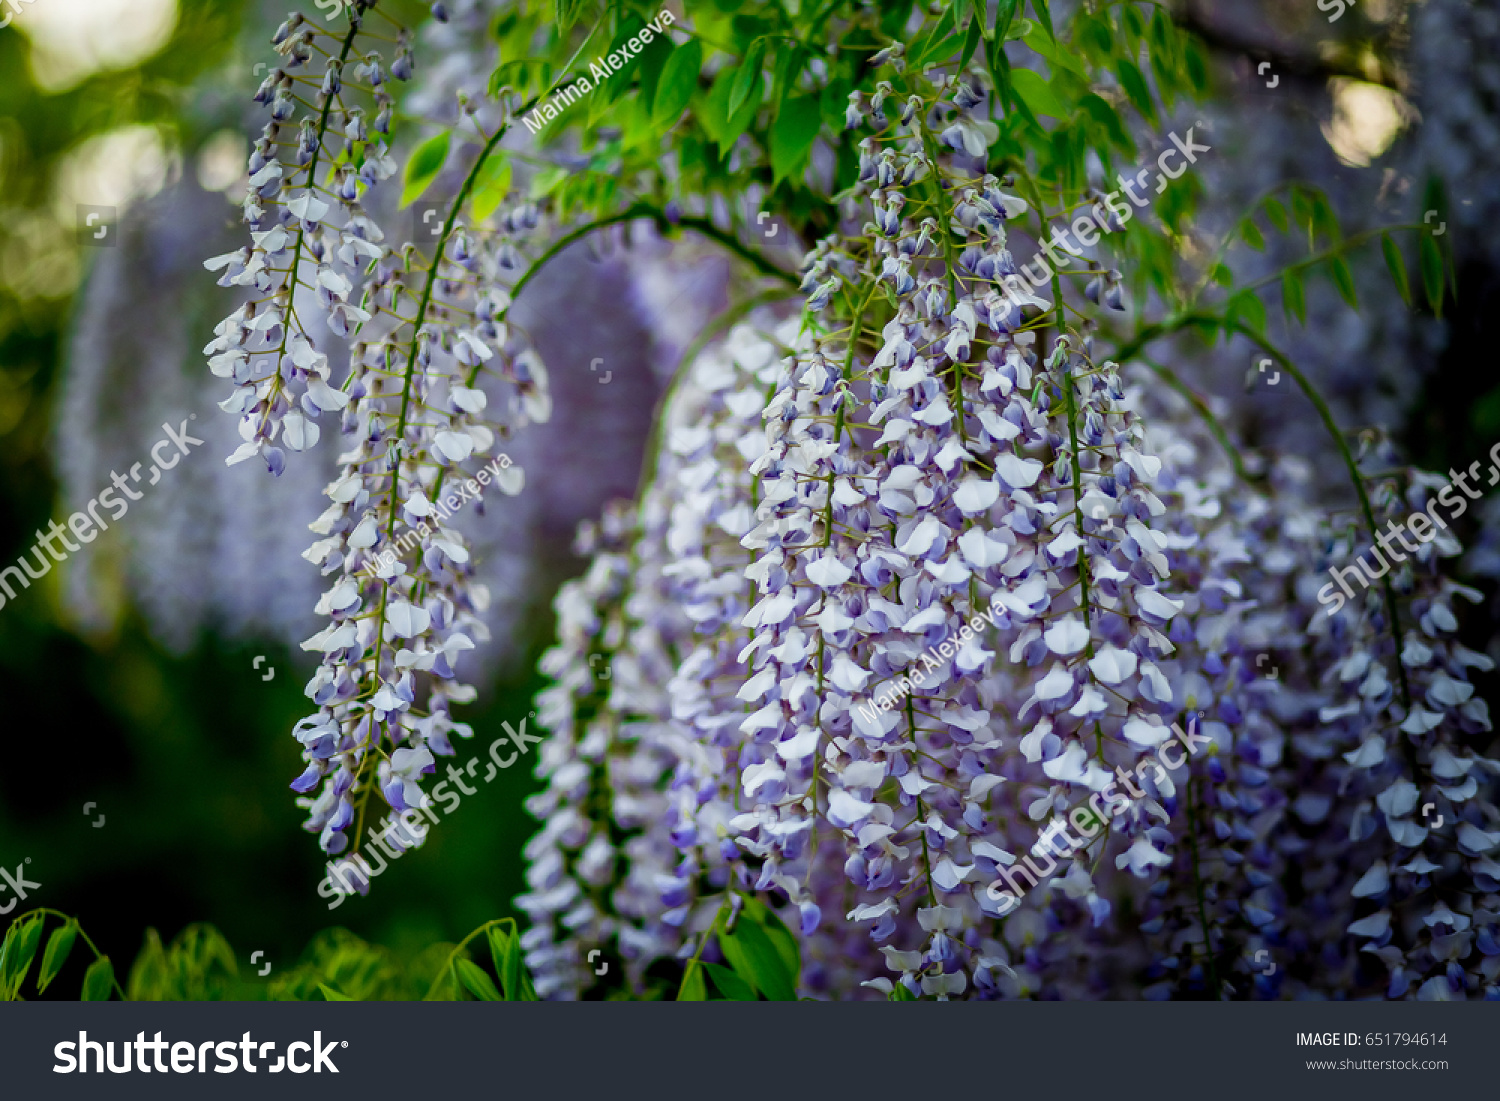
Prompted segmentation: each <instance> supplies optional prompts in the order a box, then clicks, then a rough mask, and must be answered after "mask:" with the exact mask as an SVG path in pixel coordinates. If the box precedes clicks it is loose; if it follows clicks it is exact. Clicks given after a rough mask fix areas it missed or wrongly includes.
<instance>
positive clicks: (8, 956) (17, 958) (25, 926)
mask: <svg viewBox="0 0 1500 1101" xmlns="http://www.w3.org/2000/svg"><path fill="white" fill-rule="evenodd" d="M44 920H45V919H44V918H43V916H42V915H41V914H33V915H32V916H31V917H29V918H27V919H26V920H25V921H22V922H19V923H17V924H14V925H12V926H11V927H10V931H9V932H8V933H6V935H5V949H4V966H3V968H0V988H3V989H4V990H7V991H12V992H14V991H17V990H20V989H21V984H22V983H23V982H25V981H26V972H27V971H29V970H30V969H31V961H32V960H33V959H35V958H36V950H37V946H38V945H39V944H41V942H42V922H43V921H44Z"/></svg>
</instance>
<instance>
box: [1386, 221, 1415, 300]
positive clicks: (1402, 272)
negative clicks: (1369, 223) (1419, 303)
mask: <svg viewBox="0 0 1500 1101" xmlns="http://www.w3.org/2000/svg"><path fill="white" fill-rule="evenodd" d="M1380 251H1381V252H1382V253H1384V254H1385V266H1386V268H1387V269H1388V270H1389V271H1390V273H1391V279H1392V280H1393V281H1394V282H1395V284H1396V290H1398V291H1400V292H1401V300H1402V301H1403V302H1405V303H1406V305H1407V307H1408V308H1410V307H1411V283H1409V282H1408V281H1407V278H1406V260H1405V259H1404V258H1403V257H1402V255H1401V250H1400V249H1399V248H1397V247H1396V242H1395V241H1392V240H1391V235H1390V234H1389V233H1382V234H1381V235H1380Z"/></svg>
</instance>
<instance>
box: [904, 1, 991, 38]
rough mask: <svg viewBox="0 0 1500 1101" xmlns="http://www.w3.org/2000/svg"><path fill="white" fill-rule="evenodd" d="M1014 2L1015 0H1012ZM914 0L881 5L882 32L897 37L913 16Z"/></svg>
mask: <svg viewBox="0 0 1500 1101" xmlns="http://www.w3.org/2000/svg"><path fill="white" fill-rule="evenodd" d="M1012 2H1014V0H1012ZM911 9H912V0H892V2H891V3H888V4H882V5H881V6H880V33H881V34H883V35H885V36H886V37H887V38H895V37H896V36H897V35H899V34H901V32H902V31H903V30H904V29H905V27H906V23H907V20H909V19H910V18H911Z"/></svg>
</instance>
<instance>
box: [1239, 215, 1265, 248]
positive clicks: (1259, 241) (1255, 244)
mask: <svg viewBox="0 0 1500 1101" xmlns="http://www.w3.org/2000/svg"><path fill="white" fill-rule="evenodd" d="M1240 236H1241V237H1243V238H1244V239H1245V244H1247V245H1249V246H1250V247H1251V248H1253V249H1254V250H1255V251H1256V252H1264V251H1265V248H1266V239H1265V238H1264V237H1262V236H1261V233H1260V227H1259V226H1257V225H1256V224H1255V223H1254V222H1252V221H1251V220H1250V219H1249V218H1246V219H1245V220H1244V221H1243V222H1241V223H1240Z"/></svg>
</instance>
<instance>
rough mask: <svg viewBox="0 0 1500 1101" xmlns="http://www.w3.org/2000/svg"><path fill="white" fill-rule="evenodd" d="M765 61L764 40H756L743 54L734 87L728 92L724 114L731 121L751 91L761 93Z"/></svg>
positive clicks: (747, 100) (757, 97)
mask: <svg viewBox="0 0 1500 1101" xmlns="http://www.w3.org/2000/svg"><path fill="white" fill-rule="evenodd" d="M765 60H766V40H765V39H764V38H757V39H756V40H755V41H754V42H752V43H750V49H749V51H748V52H746V54H745V60H744V61H743V62H741V63H740V68H739V72H737V73H736V74H735V77H734V85H733V86H732V87H731V88H730V90H729V106H728V107H727V108H726V110H725V112H724V113H725V114H726V115H728V116H729V117H730V118H731V119H732V118H734V116H735V115H736V114H738V113H739V110H740V108H741V107H743V106H744V105H745V104H746V103H747V102H749V100H750V94H751V92H752V91H757V92H760V93H763V91H764V89H763V86H762V80H761V68H762V66H764V64H765ZM759 98H760V96H759V95H757V96H756V99H757V100H758V99H759Z"/></svg>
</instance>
